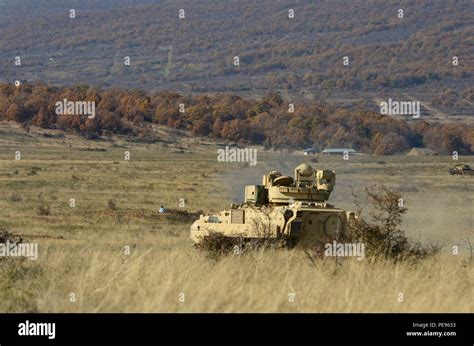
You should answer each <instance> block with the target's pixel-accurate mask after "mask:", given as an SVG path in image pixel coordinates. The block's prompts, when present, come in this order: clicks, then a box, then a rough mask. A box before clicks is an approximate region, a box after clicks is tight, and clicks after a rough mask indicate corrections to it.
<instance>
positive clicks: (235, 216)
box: [191, 164, 355, 247]
mask: <svg viewBox="0 0 474 346" xmlns="http://www.w3.org/2000/svg"><path fill="white" fill-rule="evenodd" d="M335 183H336V175H335V173H334V171H331V170H315V169H313V168H312V167H311V166H310V165H308V164H301V165H299V166H298V167H296V168H295V175H294V178H293V177H290V176H285V175H282V174H281V173H280V172H278V171H271V172H269V173H268V174H266V175H264V176H263V181H262V184H261V185H250V186H246V187H245V203H243V204H232V205H231V208H230V210H223V211H221V212H219V213H217V214H206V215H201V216H200V218H199V219H198V220H196V221H195V222H194V223H193V224H192V226H191V238H192V240H193V241H194V243H195V244H196V245H199V244H200V243H201V242H202V241H203V239H205V237H206V236H209V235H211V234H219V235H223V236H225V237H235V238H240V239H242V240H254V239H275V240H282V241H284V243H286V244H290V245H295V246H298V247H299V246H303V247H305V246H311V245H313V244H318V243H319V244H321V243H327V242H332V241H333V240H337V239H339V238H340V237H341V236H342V235H343V233H344V228H345V226H346V224H347V222H349V220H351V219H355V213H354V212H346V211H344V210H341V209H338V208H335V207H334V206H333V205H330V204H328V203H327V200H328V198H329V196H330V195H331V192H332V190H333V188H334V185H335Z"/></svg>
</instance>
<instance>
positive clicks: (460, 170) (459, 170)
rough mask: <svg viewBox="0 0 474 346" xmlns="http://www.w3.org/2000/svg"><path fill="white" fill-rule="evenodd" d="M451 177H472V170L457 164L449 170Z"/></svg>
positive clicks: (467, 166) (473, 173) (473, 171)
mask: <svg viewBox="0 0 474 346" xmlns="http://www.w3.org/2000/svg"><path fill="white" fill-rule="evenodd" d="M449 174H451V175H474V169H472V168H471V167H470V166H469V165H465V164H462V163H458V164H457V165H454V166H453V167H452V168H450V169H449Z"/></svg>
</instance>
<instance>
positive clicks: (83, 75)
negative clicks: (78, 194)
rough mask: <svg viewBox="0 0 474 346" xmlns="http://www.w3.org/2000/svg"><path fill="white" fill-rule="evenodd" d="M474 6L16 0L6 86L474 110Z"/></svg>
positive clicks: (2, 18) (1, 23)
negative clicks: (393, 101) (389, 100)
mask: <svg viewBox="0 0 474 346" xmlns="http://www.w3.org/2000/svg"><path fill="white" fill-rule="evenodd" d="M72 8H73V9H75V10H76V11H77V12H76V18H75V19H70V18H69V14H70V13H69V10H70V9H72ZM180 9H184V10H185V19H179V17H178V11H179V10H180ZM290 9H292V10H294V18H292V19H290V18H288V16H289V10H290ZM399 9H403V11H404V12H403V18H398V10H399ZM473 10H474V6H473V4H472V2H471V1H469V0H465V1H454V0H450V1H416V2H415V1H413V2H402V3H400V2H399V1H393V0H392V1H373V2H367V1H365V0H357V1H330V0H325V1H290V0H281V1H278V2H275V1H270V0H264V1H248V0H241V1H235V0H234V1H211V0H199V1H189V0H188V1H178V2H177V1H169V0H166V1H159V2H151V1H144V0H138V1H135V2H132V1H125V2H122V1H121V2H120V3H118V2H113V1H87V2H82V1H45V0H35V1H31V0H30V1H22V2H16V1H8V0H6V1H3V6H2V11H1V13H0V33H1V35H0V80H3V81H9V82H12V81H14V80H28V81H38V80H41V81H45V82H50V83H53V84H63V85H64V84H65V85H71V84H76V83H87V84H92V85H97V86H104V87H107V86H121V87H127V88H143V89H147V90H153V91H156V90H163V89H169V90H173V91H176V92H201V93H202V92H205V93H212V92H236V93H239V94H242V95H243V96H252V97H253V96H261V95H262V94H264V93H265V92H267V91H268V90H269V89H273V90H278V91H283V92H284V94H285V95H287V96H288V97H291V98H293V99H295V98H313V97H314V95H317V96H321V95H325V96H326V97H328V98H329V99H331V100H332V101H337V100H339V99H341V98H342V99H346V100H347V99H367V100H369V101H372V100H374V101H376V100H377V98H380V97H385V96H387V97H389V96H392V97H407V96H403V94H401V93H403V92H408V93H409V94H410V95H411V96H412V97H415V98H416V99H418V100H421V101H423V102H425V103H431V102H434V105H433V106H435V107H436V108H437V110H439V111H440V112H441V113H448V114H467V115H472V105H473V102H474V91H473V89H472V83H469V81H470V80H472V77H473V66H474V56H473V51H472V49H469V48H468V47H469V46H470V45H472V37H473V27H474V26H473V19H472V16H470V13H472V11H473ZM18 55H19V56H21V57H22V65H21V67H18V66H15V65H14V57H15V56H18ZM125 56H128V57H130V59H131V65H130V66H124V57H125ZM235 56H238V57H239V59H240V66H235V65H234V57H235ZM345 56H347V57H348V58H349V66H344V65H343V57H345ZM453 56H457V57H458V58H459V65H458V66H453V65H452V58H453ZM402 99H404V98H402Z"/></svg>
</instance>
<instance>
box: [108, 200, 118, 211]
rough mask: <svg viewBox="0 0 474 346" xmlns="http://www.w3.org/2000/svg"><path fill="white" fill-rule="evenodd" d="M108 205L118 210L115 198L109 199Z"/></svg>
mask: <svg viewBox="0 0 474 346" xmlns="http://www.w3.org/2000/svg"><path fill="white" fill-rule="evenodd" d="M107 207H108V208H109V209H112V210H117V203H115V200H113V199H109V200H108V201H107Z"/></svg>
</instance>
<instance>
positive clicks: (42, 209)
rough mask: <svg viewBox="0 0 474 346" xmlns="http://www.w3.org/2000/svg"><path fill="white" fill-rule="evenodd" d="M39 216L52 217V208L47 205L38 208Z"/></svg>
mask: <svg viewBox="0 0 474 346" xmlns="http://www.w3.org/2000/svg"><path fill="white" fill-rule="evenodd" d="M38 215H40V216H48V215H51V208H50V206H49V205H47V204H42V205H40V206H39V207H38Z"/></svg>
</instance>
